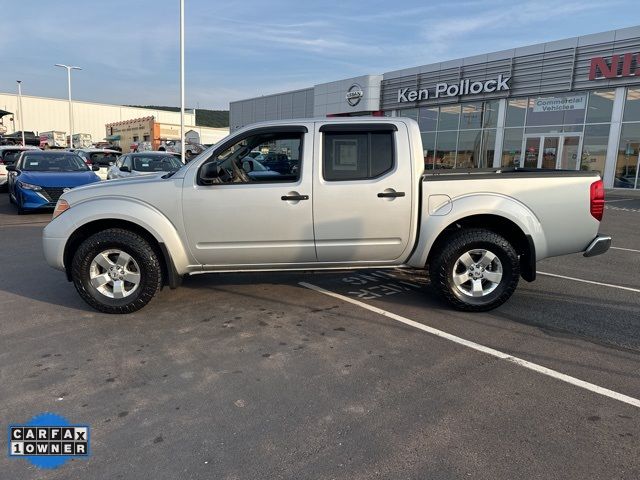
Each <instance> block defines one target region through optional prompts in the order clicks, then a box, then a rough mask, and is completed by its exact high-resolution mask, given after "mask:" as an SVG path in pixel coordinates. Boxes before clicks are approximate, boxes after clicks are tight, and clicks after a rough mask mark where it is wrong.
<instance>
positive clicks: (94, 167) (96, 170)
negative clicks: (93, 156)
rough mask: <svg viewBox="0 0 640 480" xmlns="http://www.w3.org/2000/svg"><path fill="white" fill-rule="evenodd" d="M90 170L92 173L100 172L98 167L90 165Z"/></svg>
mask: <svg viewBox="0 0 640 480" xmlns="http://www.w3.org/2000/svg"><path fill="white" fill-rule="evenodd" d="M91 170H93V171H94V172H99V171H100V165H91Z"/></svg>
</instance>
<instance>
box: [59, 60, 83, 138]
mask: <svg viewBox="0 0 640 480" xmlns="http://www.w3.org/2000/svg"><path fill="white" fill-rule="evenodd" d="M55 66H56V67H62V68H66V69H67V89H68V92H69V148H73V104H72V103H71V70H82V69H81V68H80V67H74V66H72V65H64V64H62V63H56V64H55Z"/></svg>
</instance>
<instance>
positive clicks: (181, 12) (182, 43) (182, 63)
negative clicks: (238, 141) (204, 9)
mask: <svg viewBox="0 0 640 480" xmlns="http://www.w3.org/2000/svg"><path fill="white" fill-rule="evenodd" d="M186 149H187V146H186V145H185V143H184V0H180V160H182V163H183V164H184V156H185V151H186Z"/></svg>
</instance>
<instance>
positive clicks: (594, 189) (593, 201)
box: [589, 180, 604, 221]
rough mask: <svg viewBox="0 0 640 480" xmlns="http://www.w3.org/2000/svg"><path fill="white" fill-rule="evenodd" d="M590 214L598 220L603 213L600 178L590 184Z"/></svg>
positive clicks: (602, 184) (602, 188)
mask: <svg viewBox="0 0 640 480" xmlns="http://www.w3.org/2000/svg"><path fill="white" fill-rule="evenodd" d="M589 208H590V210H591V215H593V218H595V219H596V220H598V221H601V220H602V215H603V214H604V183H603V182H602V180H598V181H597V182H593V183H592V184H591V194H590V205H589Z"/></svg>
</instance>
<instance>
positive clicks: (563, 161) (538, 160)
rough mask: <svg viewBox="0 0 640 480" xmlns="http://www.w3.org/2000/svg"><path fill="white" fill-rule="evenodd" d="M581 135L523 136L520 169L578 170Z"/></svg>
mask: <svg viewBox="0 0 640 480" xmlns="http://www.w3.org/2000/svg"><path fill="white" fill-rule="evenodd" d="M581 147H582V135H580V134H575V133H561V134H553V133H551V134H544V135H525V137H524V141H523V147H522V148H523V150H522V151H523V152H524V154H523V158H522V160H521V162H520V166H521V167H526V168H548V169H564V170H578V169H579V168H580V161H579V159H580V151H581Z"/></svg>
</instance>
